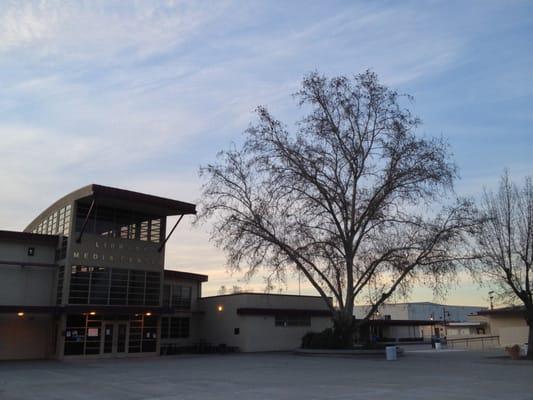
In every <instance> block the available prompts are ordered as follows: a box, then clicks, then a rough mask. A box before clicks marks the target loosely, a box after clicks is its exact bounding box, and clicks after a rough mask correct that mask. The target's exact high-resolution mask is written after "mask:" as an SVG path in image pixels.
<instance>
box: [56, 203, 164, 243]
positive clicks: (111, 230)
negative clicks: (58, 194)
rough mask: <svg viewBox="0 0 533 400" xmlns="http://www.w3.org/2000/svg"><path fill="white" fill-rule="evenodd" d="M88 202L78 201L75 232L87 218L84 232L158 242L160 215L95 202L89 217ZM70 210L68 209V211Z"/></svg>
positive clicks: (161, 220)
mask: <svg viewBox="0 0 533 400" xmlns="http://www.w3.org/2000/svg"><path fill="white" fill-rule="evenodd" d="M89 210H90V204H89V203H83V202H78V205H77V213H76V232H80V231H81V229H82V228H83V224H84V223H85V220H86V219H87V225H86V226H85V232H87V233H96V234H98V235H102V236H108V237H113V238H122V239H132V240H142V241H150V242H154V243H160V242H161V240H162V237H161V235H162V234H164V231H165V229H164V228H165V224H164V220H163V219H162V218H161V217H158V216H153V215H146V214H142V213H135V212H132V211H128V210H120V209H115V208H110V207H105V206H100V205H98V204H96V205H95V206H94V207H93V210H92V211H91V213H90V215H89V217H87V215H88V214H89ZM69 212H70V211H69ZM60 217H61V215H60Z"/></svg>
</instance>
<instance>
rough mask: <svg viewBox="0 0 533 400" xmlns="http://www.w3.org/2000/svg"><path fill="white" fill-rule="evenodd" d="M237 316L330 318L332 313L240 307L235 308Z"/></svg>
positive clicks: (326, 311)
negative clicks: (283, 315) (303, 315)
mask: <svg viewBox="0 0 533 400" xmlns="http://www.w3.org/2000/svg"><path fill="white" fill-rule="evenodd" d="M237 314H238V315H276V314H289V315H301V314H306V315H309V316H312V317H331V316H332V315H333V313H332V312H331V311H330V310H318V309H308V308H304V309H298V308H261V307H241V308H237Z"/></svg>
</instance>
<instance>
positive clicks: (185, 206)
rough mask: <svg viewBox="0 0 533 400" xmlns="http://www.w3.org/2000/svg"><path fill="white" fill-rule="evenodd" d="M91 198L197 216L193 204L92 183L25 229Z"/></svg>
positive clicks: (64, 197)
mask: <svg viewBox="0 0 533 400" xmlns="http://www.w3.org/2000/svg"><path fill="white" fill-rule="evenodd" d="M90 196H96V197H98V196H102V197H113V198H118V199H123V200H128V201H134V202H135V201H137V202H139V203H148V204H153V205H156V206H159V207H161V208H164V209H167V210H175V211H176V212H175V213H174V214H167V215H181V214H183V215H187V214H196V205H194V204H192V203H187V202H184V201H180V200H173V199H169V198H165V197H160V196H154V195H151V194H146V193H141V192H135V191H132V190H127V189H120V188H114V187H111V186H104V185H97V184H95V183H92V184H90V185H87V186H83V187H81V188H79V189H76V190H74V191H72V192H70V193H68V194H66V195H64V196H63V197H61V198H60V199H58V200H56V201H55V202H54V203H52V204H51V205H50V206H49V207H47V208H46V209H45V210H44V211H42V212H41V213H40V214H39V215H38V216H37V217H35V218H34V219H33V220H32V221H31V222H30V223H29V224H28V226H27V227H26V228H25V229H24V230H25V231H29V230H32V229H33V228H34V226H33V225H34V224H35V222H36V221H39V220H40V219H41V218H42V217H44V216H45V215H47V214H48V213H50V212H51V211H54V210H56V209H57V208H60V207H62V206H64V205H67V204H71V203H73V202H74V201H77V200H81V199H83V198H86V197H90Z"/></svg>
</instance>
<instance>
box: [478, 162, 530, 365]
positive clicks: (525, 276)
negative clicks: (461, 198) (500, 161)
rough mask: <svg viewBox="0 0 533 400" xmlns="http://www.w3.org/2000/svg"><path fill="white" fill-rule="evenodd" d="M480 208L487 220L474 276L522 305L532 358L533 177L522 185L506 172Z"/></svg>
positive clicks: (503, 297) (480, 232) (505, 298)
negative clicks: (527, 327) (497, 186)
mask: <svg viewBox="0 0 533 400" xmlns="http://www.w3.org/2000/svg"><path fill="white" fill-rule="evenodd" d="M479 208H480V211H479V212H480V213H481V218H482V219H483V220H484V223H483V224H482V225H481V226H480V229H479V230H478V231H477V233H476V235H475V237H474V246H475V253H476V254H477V256H478V257H479V260H480V261H479V262H476V263H473V264H472V265H473V266H474V272H475V275H476V276H477V277H478V278H480V279H481V280H484V281H485V282H488V283H490V284H491V285H493V287H494V291H495V292H496V294H497V296H498V298H499V300H500V301H501V302H504V303H507V304H516V303H517V302H518V303H522V304H523V306H524V309H525V312H524V317H525V319H526V322H527V325H528V326H529V338H528V343H529V346H528V358H533V179H532V177H531V176H529V177H527V178H526V179H525V182H524V186H523V187H520V188H519V187H517V185H516V184H514V183H513V182H512V181H511V179H510V177H509V173H508V172H507V171H506V172H505V173H504V175H503V176H502V178H501V181H500V187H499V189H498V191H497V192H495V193H494V192H490V191H485V193H484V195H483V198H482V200H481V205H480V207H479ZM480 272H481V273H480Z"/></svg>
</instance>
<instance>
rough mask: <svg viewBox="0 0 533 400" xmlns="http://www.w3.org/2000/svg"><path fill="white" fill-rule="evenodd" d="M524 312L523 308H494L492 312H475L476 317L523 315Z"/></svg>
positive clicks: (524, 308)
mask: <svg viewBox="0 0 533 400" xmlns="http://www.w3.org/2000/svg"><path fill="white" fill-rule="evenodd" d="M525 311H526V307H525V306H511V307H502V308H495V309H493V310H480V311H478V312H477V315H523V314H524V313H525Z"/></svg>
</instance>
